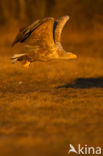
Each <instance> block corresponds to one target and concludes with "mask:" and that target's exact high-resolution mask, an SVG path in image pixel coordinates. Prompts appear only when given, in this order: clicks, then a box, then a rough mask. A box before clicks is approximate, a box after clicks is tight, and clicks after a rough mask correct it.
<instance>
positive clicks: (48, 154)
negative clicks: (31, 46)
mask: <svg viewBox="0 0 103 156" xmlns="http://www.w3.org/2000/svg"><path fill="white" fill-rule="evenodd" d="M64 15H69V16H70V20H69V21H68V23H67V24H66V26H65V27H64V30H63V33H62V38H61V42H62V44H63V47H64V49H65V50H66V51H71V52H73V53H75V54H76V55H78V59H77V60H74V61H64V62H62V61H57V62H56V61H55V62H53V63H52V61H50V62H46V63H45V62H35V63H33V64H32V65H31V66H30V68H29V69H24V68H23V66H22V65H21V64H19V63H17V64H12V63H11V60H10V58H11V57H12V55H13V54H15V53H17V51H18V46H22V44H17V45H16V46H14V47H13V48H11V43H12V42H13V40H14V38H15V36H16V34H17V33H18V31H19V29H20V28H23V27H25V26H27V25H29V24H31V23H32V22H34V21H35V20H37V19H40V18H43V17H49V16H51V17H55V18H59V17H61V16H64ZM18 52H19V51H18ZM69 143H70V144H73V145H75V146H74V147H77V145H78V143H80V144H81V145H83V146H84V145H85V144H87V145H90V146H93V147H94V146H102V145H103V0H0V156H8V153H9V154H10V155H11V156H18V155H19V156H26V155H28V156H32V155H33V156H34V155H35V156H42V155H44V156H53V155H54V156H64V155H65V156H67V155H68V154H67V153H68V150H69Z"/></svg>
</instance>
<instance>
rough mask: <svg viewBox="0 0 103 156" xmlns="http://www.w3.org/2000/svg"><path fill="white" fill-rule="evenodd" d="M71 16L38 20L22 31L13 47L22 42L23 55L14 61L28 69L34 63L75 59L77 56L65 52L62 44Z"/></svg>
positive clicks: (17, 55)
mask: <svg viewBox="0 0 103 156" xmlns="http://www.w3.org/2000/svg"><path fill="white" fill-rule="evenodd" d="M68 20H69V16H64V17H61V18H60V19H57V20H55V19H54V18H51V17H50V18H44V19H42V20H37V21H35V22H34V23H32V24H31V25H30V26H28V27H26V28H25V29H23V30H20V32H19V33H18V35H17V36H16V39H15V40H14V42H13V44H12V46H14V45H15V44H16V43H18V42H20V43H22V44H21V51H23V54H16V55H14V56H13V57H12V61H13V62H16V61H22V62H23V63H24V64H25V66H26V67H28V66H29V64H30V63H31V62H34V61H46V60H51V59H74V58H76V57H77V56H76V55H75V54H73V53H71V52H65V51H64V49H63V47H62V45H61V43H60V39H61V33H62V30H63V27H64V25H65V23H66V22H67V21H68Z"/></svg>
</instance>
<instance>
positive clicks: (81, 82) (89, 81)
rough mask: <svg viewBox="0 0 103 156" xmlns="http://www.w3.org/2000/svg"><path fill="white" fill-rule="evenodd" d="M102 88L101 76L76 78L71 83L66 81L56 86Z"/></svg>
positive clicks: (102, 78)
mask: <svg viewBox="0 0 103 156" xmlns="http://www.w3.org/2000/svg"><path fill="white" fill-rule="evenodd" d="M94 87H96V88H103V77H98V78H78V79H76V80H75V81H74V82H73V83H68V84H65V85H62V86H58V87H57V88H80V89H86V88H94Z"/></svg>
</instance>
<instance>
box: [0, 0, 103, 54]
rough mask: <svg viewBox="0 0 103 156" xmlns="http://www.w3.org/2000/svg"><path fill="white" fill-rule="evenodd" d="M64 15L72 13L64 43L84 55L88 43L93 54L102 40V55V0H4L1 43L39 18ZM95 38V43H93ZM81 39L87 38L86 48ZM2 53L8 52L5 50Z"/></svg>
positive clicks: (8, 41) (0, 3)
mask: <svg viewBox="0 0 103 156" xmlns="http://www.w3.org/2000/svg"><path fill="white" fill-rule="evenodd" d="M64 15H69V16H70V17H71V18H70V21H69V22H68V24H67V25H66V27H65V29H64V33H63V37H62V38H63V39H62V42H63V44H64V46H65V47H66V48H67V49H68V47H69V49H70V50H73V51H75V50H76V51H78V53H82V54H83V55H85V54H87V50H86V48H87V47H88V46H89V47H88V48H90V49H91V50H89V49H88V54H93V53H95V52H94V49H96V48H97V46H96V45H97V44H99V46H98V47H99V49H98V54H97V53H95V55H96V54H97V55H102V54H100V53H101V52H100V51H101V49H100V47H101V40H102V36H103V35H102V34H103V0H65V1H63V0H52V1H51V0H15V1H14V0H10V1H9V0H1V1H0V28H1V29H0V30H1V35H2V40H1V42H2V43H1V44H2V45H3V47H5V46H9V45H10V44H11V42H12V41H13V39H14V37H15V35H16V34H17V32H18V30H19V29H20V28H22V27H25V26H26V25H29V24H31V23H32V22H34V21H35V20H36V19H38V18H43V17H49V16H52V17H55V18H58V17H60V16H64ZM5 35H6V36H5ZM98 38H99V41H100V42H98ZM93 41H95V43H96V45H93ZM81 42H82V43H83V42H85V45H86V46H85V45H84V43H83V44H82V46H85V47H83V49H82V47H81V49H80V48H79V47H78V45H79V44H81ZM97 42H98V43H97ZM74 44H75V46H73V45H74ZM77 44H78V45H77ZM2 45H1V46H2ZM79 46H80V45H79ZM93 46H94V49H93ZM11 53H12V52H11ZM1 54H3V55H4V54H5V53H4V52H3V50H2V51H1Z"/></svg>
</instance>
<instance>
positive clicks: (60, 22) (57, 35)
mask: <svg viewBox="0 0 103 156" xmlns="http://www.w3.org/2000/svg"><path fill="white" fill-rule="evenodd" d="M68 20H69V16H63V17H61V18H60V19H59V20H57V21H55V24H54V32H55V34H54V40H55V43H57V42H60V39H61V33H62V30H63V27H64V25H65V24H66V22H67V21H68Z"/></svg>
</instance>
